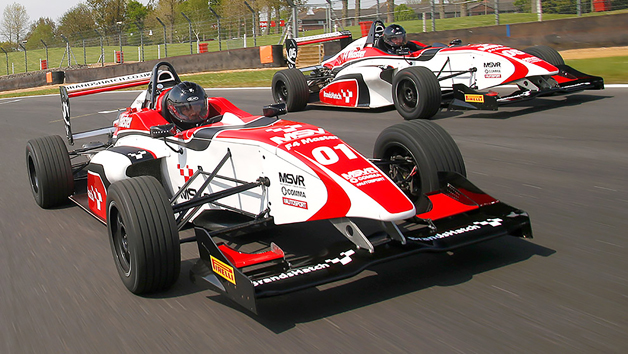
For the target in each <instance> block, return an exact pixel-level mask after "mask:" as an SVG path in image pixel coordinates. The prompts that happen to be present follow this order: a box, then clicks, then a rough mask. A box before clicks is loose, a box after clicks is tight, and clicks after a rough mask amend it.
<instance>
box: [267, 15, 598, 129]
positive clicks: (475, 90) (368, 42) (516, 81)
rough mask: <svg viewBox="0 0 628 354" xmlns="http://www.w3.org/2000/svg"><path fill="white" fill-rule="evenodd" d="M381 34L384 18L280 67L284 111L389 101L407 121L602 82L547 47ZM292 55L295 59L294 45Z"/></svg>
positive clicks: (277, 84) (278, 94)
mask: <svg viewBox="0 0 628 354" xmlns="http://www.w3.org/2000/svg"><path fill="white" fill-rule="evenodd" d="M394 26H396V25H391V26H389V27H387V28H386V30H388V29H389V28H391V27H392V28H393V30H392V31H391V33H392V35H393V36H394V35H396V34H395V33H396V32H395V31H394V29H395V27H394ZM397 27H399V26H397ZM401 31H403V30H402V29H401ZM401 31H398V32H397V33H401ZM386 36H387V33H385V32H384V25H383V23H382V22H380V21H375V22H374V23H373V25H372V27H371V29H370V32H369V34H368V36H366V37H362V38H360V39H357V40H355V41H353V42H352V43H351V44H349V45H348V46H346V47H345V48H344V49H343V50H341V51H340V52H339V53H338V54H336V55H335V56H333V57H331V58H329V59H327V60H325V61H323V63H322V65H320V66H315V67H307V68H301V69H296V68H290V69H285V70H281V71H278V72H277V73H275V75H274V77H273V81H272V94H273V98H274V100H275V102H285V103H286V104H287V107H288V111H299V110H302V109H304V108H305V107H306V106H307V105H308V104H322V105H330V106H338V107H354V108H356V107H357V108H378V107H384V106H390V105H393V104H394V106H395V108H396V109H397V111H398V112H399V114H401V115H402V116H403V117H404V118H405V119H407V120H410V119H417V118H431V117H433V116H434V115H435V114H436V113H438V112H439V110H440V109H441V108H444V107H446V108H448V109H462V110H474V109H482V110H497V107H498V106H499V105H502V104H507V103H513V102H517V101H521V100H527V99H531V98H534V97H538V96H547V95H556V94H567V93H572V92H577V91H582V90H587V89H592V90H600V89H603V88H604V80H603V79H602V78H601V77H597V76H590V75H587V74H583V73H581V72H579V71H577V70H575V69H573V68H571V67H569V66H567V65H565V62H564V61H563V59H562V57H561V56H560V54H559V53H558V52H556V50H554V49H552V48H550V47H547V46H535V47H531V48H528V49H525V50H524V51H520V50H517V49H513V48H509V47H506V46H502V45H497V44H472V45H461V43H460V41H459V40H454V41H452V42H451V43H450V45H444V44H434V45H432V46H428V45H425V44H422V43H420V42H416V41H407V42H406V41H405V31H403V40H402V43H403V44H400V45H399V46H397V47H395V46H394V45H393V43H392V42H391V41H390V40H389V39H388V38H387V37H386ZM386 42H388V43H389V44H387V43H386ZM296 48H297V47H296V45H295V46H294V49H296ZM291 54H292V56H294V57H296V53H295V51H294V50H292V51H291ZM307 72H309V75H305V73H307ZM503 85H516V86H517V89H516V90H515V91H514V92H512V93H510V94H508V95H504V96H501V95H500V94H499V93H497V92H495V91H493V90H491V89H493V88H497V87H500V86H503Z"/></svg>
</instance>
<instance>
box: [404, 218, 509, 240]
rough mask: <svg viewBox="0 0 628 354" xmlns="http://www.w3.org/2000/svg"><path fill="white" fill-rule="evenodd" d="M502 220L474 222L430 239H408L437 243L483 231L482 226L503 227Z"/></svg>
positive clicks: (409, 237)
mask: <svg viewBox="0 0 628 354" xmlns="http://www.w3.org/2000/svg"><path fill="white" fill-rule="evenodd" d="M502 221H504V220H502V219H499V218H497V219H486V220H485V221H474V222H473V224H471V225H468V226H465V227H461V228H459V229H455V230H449V231H445V232H441V233H438V234H436V235H432V236H428V237H411V236H408V237H406V238H407V239H408V240H412V241H435V240H440V239H443V238H447V237H450V236H454V235H461V234H465V233H467V232H471V231H474V230H478V229H481V228H482V226H492V227H498V226H501V225H502Z"/></svg>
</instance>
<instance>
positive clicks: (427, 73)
mask: <svg viewBox="0 0 628 354" xmlns="http://www.w3.org/2000/svg"><path fill="white" fill-rule="evenodd" d="M392 96H393V102H394V103H395V108H396V109H397V111H398V112H399V114H401V116H403V118H405V119H406V120H412V119H418V118H420V119H429V118H432V117H433V116H434V115H435V114H436V113H438V111H439V110H440V104H441V100H442V93H441V90H440V84H439V83H438V79H437V78H436V76H435V75H434V73H433V72H432V71H431V70H430V69H428V68H425V67H421V66H413V67H409V68H406V69H403V70H401V71H399V72H398V73H397V75H395V77H394V78H393V82H392Z"/></svg>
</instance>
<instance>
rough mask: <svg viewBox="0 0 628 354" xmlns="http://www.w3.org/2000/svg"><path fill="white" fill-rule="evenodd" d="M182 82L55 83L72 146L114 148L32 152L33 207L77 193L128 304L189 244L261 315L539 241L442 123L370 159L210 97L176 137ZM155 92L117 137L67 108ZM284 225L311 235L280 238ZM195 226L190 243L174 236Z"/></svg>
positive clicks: (316, 131)
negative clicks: (78, 100)
mask: <svg viewBox="0 0 628 354" xmlns="http://www.w3.org/2000/svg"><path fill="white" fill-rule="evenodd" d="M161 68H163V69H164V70H160V69H161ZM179 82H180V80H179V77H178V75H177V74H176V72H175V70H174V68H173V67H172V66H171V65H170V64H168V63H166V62H161V63H158V64H157V65H156V66H155V67H154V69H153V71H152V73H145V74H138V75H132V76H130V77H123V78H113V79H108V80H102V81H100V82H90V83H83V84H77V85H70V86H67V87H61V96H62V105H63V116H64V120H65V123H66V131H67V135H68V136H67V137H68V140H69V142H70V143H71V144H73V142H74V140H75V139H76V140H78V139H83V138H88V137H89V138H92V137H94V136H97V135H103V134H105V135H107V136H108V139H107V140H106V141H104V142H100V143H94V142H90V143H87V144H85V145H83V146H82V147H80V148H76V149H74V150H72V151H69V152H68V150H67V148H66V145H65V143H64V141H63V139H62V138H61V137H59V136H46V137H41V138H36V139H32V140H30V141H29V142H28V144H27V146H26V165H27V168H28V176H29V181H30V185H31V189H32V193H33V196H34V198H35V201H36V202H37V203H38V204H39V205H40V206H41V207H42V208H52V207H55V206H58V205H60V204H64V203H66V202H68V198H69V199H70V200H71V201H73V202H74V203H76V204H77V205H79V206H80V207H82V208H83V209H84V210H85V211H87V212H88V213H90V214H91V215H92V216H94V217H95V218H97V219H98V220H100V221H101V222H102V223H104V224H106V225H107V228H108V232H109V239H110V243H111V249H112V254H113V258H114V261H115V264H116V267H117V269H118V273H119V275H120V277H121V279H122V281H123V282H124V284H125V285H126V287H127V288H128V289H129V290H130V291H131V292H133V293H136V294H144V293H150V292H155V291H160V290H164V289H167V288H168V287H170V286H172V285H173V284H174V283H175V282H176V281H177V279H178V277H179V273H180V263H181V254H180V244H181V242H190V241H195V242H197V244H198V249H199V255H200V259H199V260H198V262H197V263H196V265H195V266H194V267H193V269H192V278H193V279H194V280H198V281H200V282H201V283H206V284H207V285H208V286H210V287H211V289H213V290H216V291H218V292H221V293H223V294H225V295H226V296H228V297H229V298H230V299H232V300H234V301H235V302H237V303H239V304H240V305H242V306H244V307H245V308H246V309H249V310H250V311H253V312H255V311H256V308H257V307H256V306H257V305H256V299H258V298H261V297H266V296H273V295H279V294H284V293H288V292H291V291H296V290H299V289H303V288H306V287H311V286H316V285H319V284H323V283H328V282H332V281H335V280H339V279H343V278H348V277H350V276H353V275H355V274H358V273H359V272H361V271H362V270H364V269H365V268H366V267H368V266H369V265H372V264H375V263H379V262H383V261H388V260H393V259H396V258H399V257H402V256H407V255H411V254H416V253H419V252H434V251H449V250H451V249H455V248H457V247H461V246H465V245H468V244H472V243H476V242H480V241H483V240H487V239H491V238H494V237H499V236H504V235H513V236H518V237H532V230H531V226H530V220H529V217H528V215H527V214H526V213H525V212H524V211H522V210H519V209H516V208H513V207H511V206H508V205H506V204H504V203H502V202H500V201H498V200H496V199H494V198H493V197H491V196H489V195H487V194H486V193H484V192H482V191H480V190H479V189H478V188H477V187H475V186H473V185H472V184H471V183H470V182H469V181H468V180H467V179H466V177H465V175H466V171H465V167H464V162H463V159H462V156H461V155H460V151H459V150H458V148H457V146H456V144H455V142H454V141H453V139H452V138H451V137H450V136H449V135H448V134H447V133H446V132H445V131H444V130H443V129H442V128H441V127H439V126H438V125H436V124H433V123H431V122H429V121H413V122H404V123H402V124H398V125H394V126H392V127H390V128H387V129H385V130H384V131H383V132H382V133H381V135H380V136H379V138H378V139H377V142H376V144H375V148H374V155H375V158H374V159H370V160H369V159H366V158H365V157H364V156H362V155H361V154H360V153H359V152H358V151H356V150H355V149H353V148H352V147H351V146H349V145H348V144H346V143H345V142H343V141H342V140H341V139H339V138H338V137H337V136H335V135H333V134H332V133H330V132H328V131H326V130H324V129H323V128H320V127H316V126H313V125H310V124H305V123H297V122H292V121H288V120H283V119H280V118H279V116H280V115H281V114H284V113H285V112H286V110H285V105H284V104H278V105H270V106H267V107H265V108H264V115H262V116H259V115H251V114H249V113H246V112H244V111H242V110H240V109H238V108H237V107H236V106H234V105H233V104H232V103H231V102H229V101H227V100H226V99H224V98H220V97H210V98H208V104H209V110H210V112H211V114H210V117H211V118H209V119H208V120H207V121H206V124H204V125H202V126H199V127H195V128H192V129H189V130H184V131H179V130H177V129H176V128H175V126H174V125H173V124H172V117H170V116H169V111H168V110H167V109H165V104H164V102H165V100H166V99H167V97H168V95H169V92H170V91H171V87H172V86H174V85H175V84H177V83H179ZM103 83H104V84H108V85H109V86H106V87H101V86H100V85H101V84H103ZM146 83H148V89H147V90H146V91H142V93H141V94H140V95H139V96H138V97H137V99H136V100H135V101H134V102H133V103H132V104H131V106H130V107H129V108H127V109H126V110H125V111H122V112H121V113H120V114H119V116H118V118H117V119H116V120H115V121H114V122H113V125H112V126H110V127H106V128H101V129H96V130H93V131H87V132H82V133H76V134H75V133H72V129H71V126H70V98H74V97H79V96H81V95H86V94H90V93H95V92H102V91H107V90H113V89H117V88H121V87H130V86H132V85H139V84H146ZM323 221H329V222H330V224H328V223H325V222H323ZM320 223H323V224H325V225H333V227H327V228H326V229H325V228H320ZM290 225H292V226H290ZM317 225H318V226H317ZM270 226H274V227H273V229H272V231H271V232H268V231H266V232H265V231H264V230H265V228H266V227H270ZM281 226H284V227H288V229H289V230H295V229H296V230H298V228H299V227H300V228H302V229H308V231H311V232H314V234H315V235H314V236H311V232H310V236H308V237H307V238H306V237H305V236H304V234H303V233H301V232H297V233H291V234H289V235H288V237H285V235H284V236H283V237H282V236H279V235H280V234H281V232H280V231H278V230H279V229H280V227H281ZM190 227H194V228H195V230H194V231H195V236H194V237H188V238H184V239H180V238H179V231H180V230H182V229H184V228H186V229H189V228H190ZM309 229H312V230H309ZM313 230H322V231H313Z"/></svg>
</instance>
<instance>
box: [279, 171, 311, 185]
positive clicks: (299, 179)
mask: <svg viewBox="0 0 628 354" xmlns="http://www.w3.org/2000/svg"><path fill="white" fill-rule="evenodd" d="M279 182H281V183H287V184H294V185H295V186H303V187H305V178H303V176H300V175H293V174H292V173H281V172H279Z"/></svg>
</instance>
